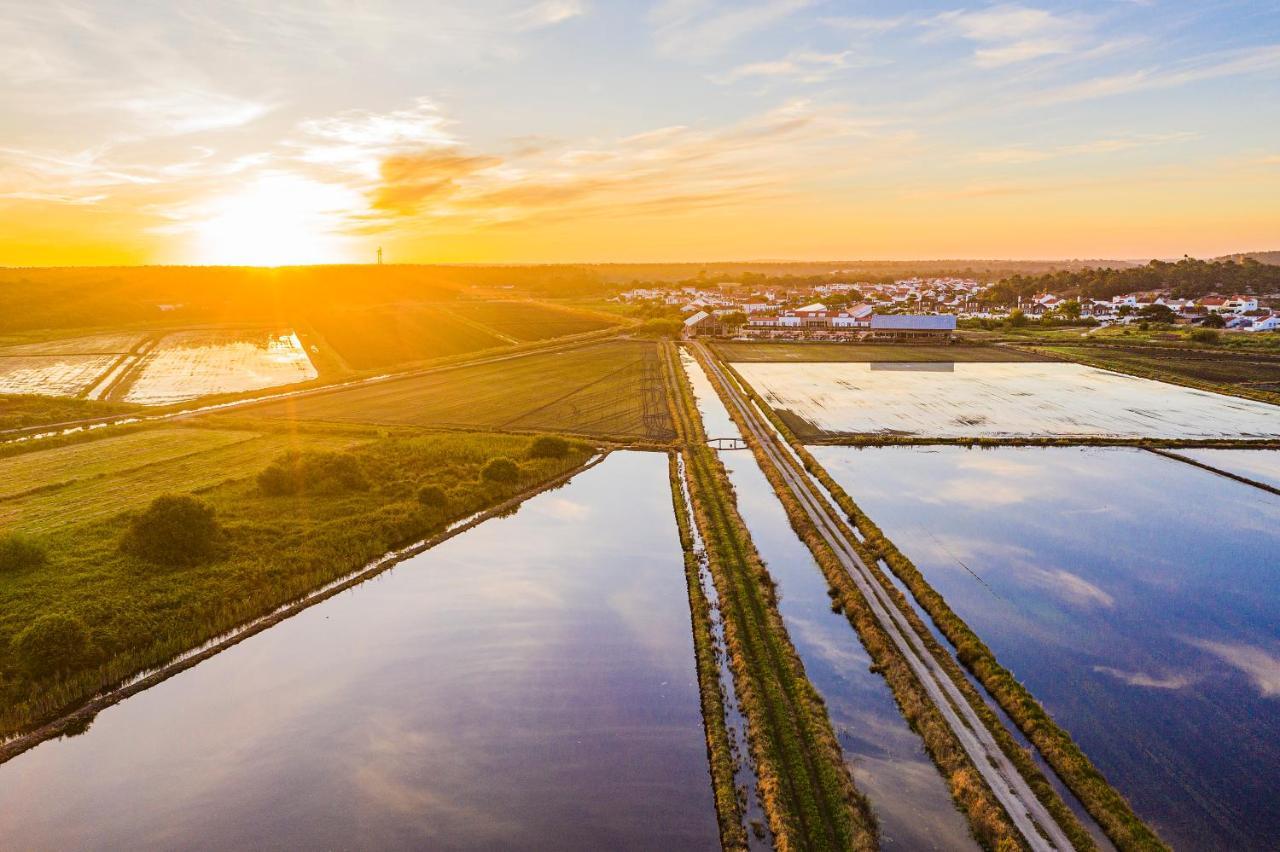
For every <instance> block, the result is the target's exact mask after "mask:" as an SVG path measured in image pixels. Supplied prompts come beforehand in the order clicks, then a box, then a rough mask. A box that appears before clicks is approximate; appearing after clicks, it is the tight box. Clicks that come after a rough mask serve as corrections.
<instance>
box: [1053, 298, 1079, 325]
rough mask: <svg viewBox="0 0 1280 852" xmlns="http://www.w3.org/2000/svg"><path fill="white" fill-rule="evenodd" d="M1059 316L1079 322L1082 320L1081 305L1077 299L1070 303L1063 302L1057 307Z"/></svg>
mask: <svg viewBox="0 0 1280 852" xmlns="http://www.w3.org/2000/svg"><path fill="white" fill-rule="evenodd" d="M1057 311H1058V314H1059V315H1060V316H1062V317H1063V318H1064V319H1068V320H1073V321H1074V320H1078V319H1080V303H1079V302H1078V301H1076V300H1075V299H1072V300H1071V301H1070V302H1063V303H1062V304H1061V305H1058V307H1057Z"/></svg>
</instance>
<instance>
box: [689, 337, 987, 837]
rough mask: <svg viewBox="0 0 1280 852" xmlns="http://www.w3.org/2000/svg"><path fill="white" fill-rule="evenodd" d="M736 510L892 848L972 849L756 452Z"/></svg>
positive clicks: (714, 414) (718, 422) (719, 407)
mask: <svg viewBox="0 0 1280 852" xmlns="http://www.w3.org/2000/svg"><path fill="white" fill-rule="evenodd" d="M683 360H684V365H685V369H686V371H687V373H688V374H689V378H690V381H691V383H692V384H693V388H694V395H695V397H696V398H697V401H698V409H699V411H700V412H701V413H702V417H703V421H704V423H705V424H706V429H707V432H708V434H713V435H717V436H719V437H736V436H739V434H740V433H739V432H738V429H737V427H736V425H735V424H734V423H733V421H732V420H731V419H730V417H729V413H728V411H727V410H726V409H725V407H724V404H723V403H722V402H721V401H720V398H719V397H718V396H717V395H716V393H715V390H714V389H713V388H712V387H711V383H710V382H709V381H708V379H707V377H706V374H705V373H704V372H703V371H702V368H701V367H700V366H699V365H698V364H697V362H696V361H693V360H692V359H691V358H689V356H688V355H687V354H686V355H685V356H684V359H683ZM720 459H721V461H723V462H724V464H725V467H726V468H727V469H728V470H729V478H730V480H731V481H732V483H733V487H734V491H735V492H736V495H737V500H738V509H739V511H740V512H741V514H742V517H743V519H744V520H745V521H746V523H747V526H748V528H749V529H750V530H751V537H752V540H753V541H754V542H755V544H756V547H757V549H758V550H759V551H760V555H761V557H762V558H763V559H764V561H765V564H766V565H767V566H768V569H769V573H770V575H772V577H773V579H774V580H775V581H776V582H777V584H778V591H779V603H778V607H779V611H780V612H781V614H782V618H783V621H784V623H785V624H786V627H787V632H788V633H789V634H790V636H791V641H792V642H793V643H794V644H795V646H796V650H797V651H798V652H799V654H800V657H801V660H802V661H803V662H804V666H805V672H806V673H807V674H808V676H809V680H810V681H811V682H812V683H813V685H814V687H816V688H817V690H818V692H819V693H821V695H822V697H823V700H824V701H825V702H826V706H827V712H828V714H829V716H830V718H831V723H832V726H833V727H834V728H835V731H836V735H837V737H838V738H839V740H840V745H841V747H842V748H843V750H844V756H845V760H846V762H847V763H848V765H849V767H850V770H851V772H852V773H853V776H854V780H855V781H856V782H857V785H858V788H859V789H860V790H862V791H863V792H864V793H865V794H866V795H867V798H868V799H869V800H870V801H871V805H872V807H873V808H874V809H875V812H876V817H877V818H878V819H879V821H880V829H881V840H882V843H883V845H884V847H885V848H888V849H892V848H897V849H975V848H977V846H976V844H975V843H974V841H973V840H972V839H971V838H970V836H969V831H968V826H967V824H966V823H965V820H964V818H963V817H962V816H961V814H960V813H959V812H958V811H956V809H955V806H954V804H953V802H952V799H951V794H950V792H949V791H948V789H947V785H946V782H945V781H944V780H943V778H942V776H941V775H940V774H939V773H938V770H937V769H936V768H935V767H934V765H933V762H932V761H931V760H930V759H929V756H928V754H926V753H925V751H924V747H923V745H922V744H921V741H920V738H919V736H917V735H916V734H915V733H914V732H913V731H912V730H911V729H910V728H909V727H908V726H907V723H906V722H905V720H903V718H902V715H901V713H900V712H899V711H898V707H897V705H896V704H895V703H894V700H893V694H892V692H890V690H889V687H888V685H887V684H886V683H885V681H884V678H882V677H881V676H880V675H878V674H874V673H872V672H871V671H870V666H871V658H870V657H869V656H868V655H867V653H866V651H865V650H864V649H863V647H862V644H861V643H860V642H859V640H858V635H857V633H856V632H855V631H854V629H853V628H852V627H851V626H850V625H849V622H848V620H847V619H846V618H845V617H844V616H843V615H840V614H838V613H833V612H832V611H831V599H830V598H829V597H828V596H827V583H826V578H824V577H823V575H822V571H821V569H820V568H819V567H818V565H817V563H815V562H814V560H813V556H812V555H811V554H810V553H809V550H808V548H807V547H806V546H805V545H804V543H803V542H802V541H800V539H799V537H798V536H797V535H796V533H795V531H794V530H792V529H791V524H790V522H789V521H788V520H787V516H786V512H785V510H784V509H783V507H782V504H781V503H780V502H779V501H778V498H777V495H775V494H774V491H773V487H772V486H771V485H770V484H769V481H768V480H767V479H766V478H765V476H764V473H763V472H762V471H761V470H760V467H759V465H758V464H757V463H756V460H755V456H754V455H753V454H752V453H751V452H750V451H741V450H740V451H724V452H721V453H720Z"/></svg>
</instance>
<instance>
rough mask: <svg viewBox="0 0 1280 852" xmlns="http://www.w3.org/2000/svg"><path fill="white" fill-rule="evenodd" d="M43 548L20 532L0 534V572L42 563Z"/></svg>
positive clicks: (32, 566)
mask: <svg viewBox="0 0 1280 852" xmlns="http://www.w3.org/2000/svg"><path fill="white" fill-rule="evenodd" d="M44 560H45V553H44V548H43V547H41V546H40V544H39V543H38V542H36V541H34V540H33V539H30V538H28V537H27V536H25V535H23V534H22V533H16V532H15V533H6V534H5V535H0V573H7V572H9V571H21V570H23V569H24V568H34V567H36V566H37V565H43V564H44Z"/></svg>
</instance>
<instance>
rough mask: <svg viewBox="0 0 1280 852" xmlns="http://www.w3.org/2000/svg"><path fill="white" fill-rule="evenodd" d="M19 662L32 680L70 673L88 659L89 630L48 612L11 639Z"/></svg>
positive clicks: (75, 622)
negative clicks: (65, 672)
mask: <svg viewBox="0 0 1280 852" xmlns="http://www.w3.org/2000/svg"><path fill="white" fill-rule="evenodd" d="M12 648H13V652H14V655H15V656H16V657H17V658H18V662H19V663H20V664H21V666H22V668H23V669H25V670H26V672H27V674H29V675H31V676H32V677H44V676H45V675H51V674H57V673H59V672H64V671H69V670H70V669H74V668H77V667H79V666H80V665H82V664H83V663H84V662H85V661H86V660H88V659H89V652H90V642H89V629H88V628H87V627H85V626H84V622H83V621H81V620H80V619H78V618H75V617H74V616H70V615H66V614H64V613H48V614H46V615H42V616H40V617H39V618H37V619H36V620H35V621H34V622H32V623H31V625H30V626H29V627H27V629H25V630H23V631H22V632H21V633H19V634H18V635H17V636H14V637H13V642H12Z"/></svg>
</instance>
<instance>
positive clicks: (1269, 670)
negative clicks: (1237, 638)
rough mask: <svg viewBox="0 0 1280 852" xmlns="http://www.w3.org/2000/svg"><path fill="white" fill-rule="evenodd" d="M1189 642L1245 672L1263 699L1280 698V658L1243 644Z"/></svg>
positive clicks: (1196, 640)
mask: <svg viewBox="0 0 1280 852" xmlns="http://www.w3.org/2000/svg"><path fill="white" fill-rule="evenodd" d="M1187 642H1189V643H1190V644H1192V645H1194V646H1196V647H1197V648H1199V649H1200V650H1202V651H1207V652H1208V653H1210V654H1213V655H1214V656H1215V657H1218V658H1219V659H1221V660H1223V661H1224V662H1226V663H1227V664H1228V665H1231V666H1232V667H1234V668H1236V669H1239V670H1240V671H1241V672H1244V674H1245V675H1246V676H1247V677H1248V678H1249V680H1251V681H1253V685H1254V686H1255V687H1256V688H1257V690H1258V692H1259V693H1260V694H1261V695H1262V697H1263V698H1276V697H1280V656H1277V655H1275V654H1273V653H1271V652H1270V651H1267V650H1266V649H1264V648H1259V647H1257V646H1256V645H1246V644H1243V643H1234V642H1213V641H1210V640H1208V639H1188V640H1187Z"/></svg>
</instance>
